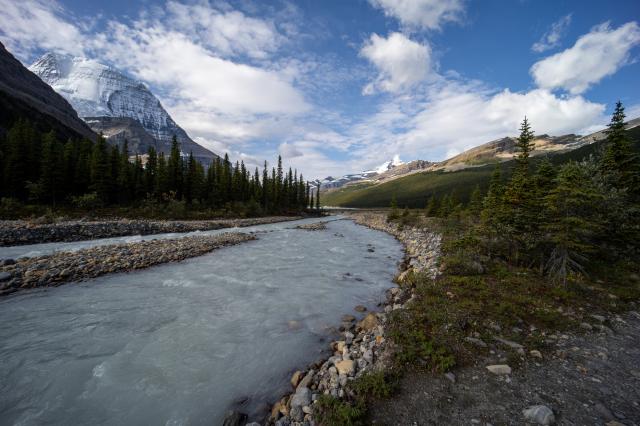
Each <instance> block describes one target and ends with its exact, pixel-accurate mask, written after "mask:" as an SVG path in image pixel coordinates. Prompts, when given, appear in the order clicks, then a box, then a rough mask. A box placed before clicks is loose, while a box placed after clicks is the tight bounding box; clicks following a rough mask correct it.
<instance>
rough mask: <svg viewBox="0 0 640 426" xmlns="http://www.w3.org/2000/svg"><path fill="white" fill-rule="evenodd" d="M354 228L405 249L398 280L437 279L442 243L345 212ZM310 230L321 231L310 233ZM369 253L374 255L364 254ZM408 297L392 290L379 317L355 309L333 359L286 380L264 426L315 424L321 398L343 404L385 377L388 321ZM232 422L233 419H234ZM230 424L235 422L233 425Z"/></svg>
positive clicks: (375, 217) (372, 216) (372, 215)
mask: <svg viewBox="0 0 640 426" xmlns="http://www.w3.org/2000/svg"><path fill="white" fill-rule="evenodd" d="M346 215H347V216H348V217H349V219H351V220H353V221H354V222H355V223H357V224H359V225H362V226H366V227H368V228H371V229H375V230H378V231H383V232H386V233H388V234H391V235H393V236H394V237H395V238H396V239H397V240H398V241H400V242H401V243H402V244H403V245H404V247H405V258H404V261H403V262H402V263H401V264H400V267H399V274H398V275H397V278H396V279H397V280H398V281H402V280H403V279H404V277H406V276H407V275H408V274H409V273H411V272H413V273H425V274H427V275H429V276H433V277H435V276H437V274H438V257H439V253H440V243H441V237H440V235H439V234H437V233H434V232H429V231H427V230H425V229H418V228H405V229H399V228H398V227H397V226H396V225H394V224H389V223H387V221H386V216H385V215H384V214H382V213H376V212H349V213H347V214H346ZM311 229H314V230H322V228H320V229H317V227H313V228H311ZM369 250H374V249H373V248H369ZM410 301H411V293H410V291H409V290H406V289H403V288H401V287H391V288H390V289H389V290H387V292H386V300H385V301H384V302H383V303H382V304H381V305H380V306H379V308H380V309H381V312H366V309H365V308H364V306H356V307H355V308H354V310H355V311H356V315H358V316H359V318H357V317H356V316H355V315H351V314H345V315H344V316H343V317H342V325H341V326H340V336H341V337H340V339H339V340H335V341H332V342H331V343H330V348H331V351H332V355H331V356H330V357H329V358H327V359H325V360H323V361H321V362H316V363H312V364H310V365H309V366H308V369H306V370H301V371H296V372H295V373H294V374H293V376H292V377H291V385H292V388H293V389H294V391H293V392H292V393H290V394H288V395H285V396H283V397H282V398H281V399H280V400H279V401H277V402H276V403H275V404H274V405H273V407H272V409H271V415H270V417H269V419H268V422H267V423H268V424H275V425H277V426H288V425H292V426H297V425H304V426H308V425H312V424H314V418H313V414H314V410H315V409H317V407H318V406H319V405H320V404H322V398H323V395H324V396H330V397H332V398H335V399H337V400H340V399H343V398H347V397H349V396H350V394H351V393H352V392H353V390H352V388H351V387H350V386H349V385H350V384H352V383H353V382H354V381H356V380H358V379H360V378H362V377H364V376H366V375H367V374H370V373H375V372H380V371H384V369H385V368H386V364H387V359H388V356H389V354H388V345H389V342H388V337H387V328H386V325H387V322H388V316H389V314H390V313H392V312H393V311H395V310H398V309H402V308H404V306H405V305H406V303H410ZM233 416H235V417H233ZM228 419H229V422H228V424H230V425H231V424H234V421H235V424H241V423H242V421H238V420H239V419H241V417H240V418H239V417H238V413H234V414H232V415H231V416H230V417H229V418H228ZM234 419H235V420H234Z"/></svg>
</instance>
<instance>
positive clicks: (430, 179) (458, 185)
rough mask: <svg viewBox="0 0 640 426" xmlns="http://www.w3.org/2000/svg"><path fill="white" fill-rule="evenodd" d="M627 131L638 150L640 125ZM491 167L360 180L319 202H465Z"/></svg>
mask: <svg viewBox="0 0 640 426" xmlns="http://www.w3.org/2000/svg"><path fill="white" fill-rule="evenodd" d="M627 133H628V134H629V136H630V137H631V139H632V140H633V141H634V143H635V146H636V148H637V149H640V127H635V128H633V129H630V130H629V131H628V132H627ZM602 143H603V141H600V142H596V143H593V144H591V145H587V146H583V147H581V148H578V149H576V150H574V151H570V152H566V153H562V154H557V155H553V156H550V157H549V159H550V160H551V162H553V163H555V164H561V163H565V162H568V161H571V160H576V161H577V160H581V159H583V158H585V157H588V156H589V155H591V154H593V153H595V152H596V151H597V150H598V149H600V147H601V146H602ZM536 160H537V161H539V160H540V157H537V158H535V159H534V161H533V167H535V163H536ZM512 166H513V161H507V162H505V163H503V164H502V168H503V172H504V173H505V175H508V174H509V172H510V170H511V168H512ZM493 168H494V165H492V164H490V165H485V166H481V167H474V168H468V169H464V170H460V171H456V172H445V171H441V170H439V171H435V172H422V173H415V174H412V175H409V176H406V177H403V178H399V179H395V180H392V181H389V182H385V183H382V184H379V185H373V184H369V183H360V184H357V185H351V186H347V187H343V188H339V189H337V190H332V191H329V192H327V193H325V194H324V197H323V199H322V204H323V205H326V206H341V207H365V208H366V207H388V206H389V204H390V202H391V199H392V197H393V196H394V195H395V197H396V199H397V202H398V205H399V206H400V207H405V206H406V207H410V208H421V207H424V206H425V204H426V202H427V200H428V199H429V198H430V197H431V196H432V195H435V196H436V197H441V196H443V195H445V194H449V193H451V192H452V191H455V194H456V197H457V198H458V199H459V200H461V201H466V200H468V198H469V196H470V195H471V192H472V191H473V189H474V188H475V186H476V185H480V187H481V188H482V189H483V191H484V190H485V189H486V187H487V186H488V183H489V177H490V176H491V172H492V171H493Z"/></svg>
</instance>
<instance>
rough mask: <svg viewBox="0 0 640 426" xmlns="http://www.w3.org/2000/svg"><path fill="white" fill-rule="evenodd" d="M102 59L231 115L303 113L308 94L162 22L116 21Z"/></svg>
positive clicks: (178, 96) (197, 104)
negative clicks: (225, 56)
mask: <svg viewBox="0 0 640 426" xmlns="http://www.w3.org/2000/svg"><path fill="white" fill-rule="evenodd" d="M100 51H101V52H102V55H101V56H102V57H104V58H107V59H109V60H111V61H112V62H113V63H116V64H120V66H122V65H124V66H125V67H126V68H127V69H128V70H129V71H130V72H131V73H133V74H134V75H135V76H136V77H138V78H140V79H142V80H144V81H147V82H149V83H152V84H155V85H156V86H159V87H161V88H163V89H165V90H167V91H168V93H169V95H170V96H171V97H172V98H174V99H176V100H177V99H179V100H182V101H184V102H188V103H190V104H192V105H193V106H194V107H196V108H210V109H212V110H215V111H224V112H225V113H227V114H230V113H235V114H247V113H248V114H275V113H284V114H289V113H294V114H295V113H299V112H303V111H306V110H307V109H308V108H309V105H308V104H307V103H306V101H305V100H304V96H303V95H302V94H301V93H300V92H299V91H297V90H296V89H295V88H294V87H293V86H292V85H291V84H290V83H289V82H287V81H286V80H285V79H284V78H283V77H281V76H280V75H278V73H276V72H272V71H270V70H267V69H263V68H260V67H256V66H251V65H246V64H241V63H236V62H233V61H231V60H228V59H223V58H220V57H217V56H215V55H214V54H212V53H211V52H209V51H207V50H206V49H205V48H204V47H203V46H201V45H199V44H197V43H195V42H193V41H192V40H191V39H189V38H188V37H187V36H186V35H184V34H182V33H179V32H176V31H171V30H168V29H167V28H166V27H165V26H164V25H163V24H162V23H161V22H154V23H149V22H139V23H136V25H133V26H132V27H128V26H126V25H124V24H121V23H116V22H112V23H111V25H110V27H109V32H108V35H107V37H106V40H105V41H104V42H103V43H101V46H100Z"/></svg>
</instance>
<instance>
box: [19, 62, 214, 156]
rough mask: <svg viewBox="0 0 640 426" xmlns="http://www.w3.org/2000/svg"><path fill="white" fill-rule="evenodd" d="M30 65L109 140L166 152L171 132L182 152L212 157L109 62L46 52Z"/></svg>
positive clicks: (143, 150)
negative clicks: (105, 63) (104, 62)
mask: <svg viewBox="0 0 640 426" xmlns="http://www.w3.org/2000/svg"><path fill="white" fill-rule="evenodd" d="M29 70H30V71H32V72H33V73H34V74H36V75H37V76H38V77H40V78H41V79H42V81H44V82H45V83H47V84H48V85H50V86H51V87H52V88H53V89H54V90H55V91H56V92H58V93H59V94H60V95H62V96H63V97H64V98H65V99H66V100H67V101H68V102H69V103H70V104H71V105H72V106H73V108H74V109H75V110H76V111H77V112H78V115H79V116H80V117H81V118H82V119H83V120H84V121H85V122H86V123H87V124H88V126H89V127H90V128H91V129H92V130H94V131H95V132H97V133H102V134H104V136H105V137H106V138H107V140H108V141H109V142H111V143H121V142H122V141H123V140H125V139H127V140H128V142H129V149H130V151H131V152H132V153H137V154H146V153H147V150H148V149H149V147H151V146H153V147H155V148H156V150H157V151H158V152H164V153H165V154H167V153H169V152H170V149H171V140H172V138H173V136H174V135H175V136H176V138H177V139H178V142H180V149H181V151H182V153H183V155H188V154H189V153H191V152H192V153H193V155H194V157H195V158H196V159H197V160H199V161H200V162H202V163H204V164H209V163H210V162H211V160H212V159H213V158H215V157H216V155H215V154H214V153H212V152H211V151H209V150H208V149H206V148H204V147H202V146H201V145H198V144H197V143H196V142H194V141H193V140H192V139H191V138H190V137H189V136H188V135H187V133H186V132H185V131H184V130H183V129H182V128H181V127H180V126H178V124H176V122H175V121H174V120H173V119H172V118H171V116H170V115H169V113H167V111H166V110H165V109H164V108H163V107H162V105H161V103H160V101H159V100H158V98H156V97H155V96H154V95H153V93H151V91H149V89H148V88H147V87H146V86H145V85H144V84H143V83H141V82H139V81H136V80H134V79H132V78H130V77H128V76H126V75H125V74H124V73H122V72H120V71H118V70H117V69H115V68H113V67H109V66H107V65H104V64H101V63H99V62H98V61H95V60H93V59H86V58H79V57H74V56H71V55H63V54H57V53H47V54H45V55H44V56H42V57H41V58H40V59H38V60H37V61H36V62H35V63H33V64H32V65H31V66H30V67H29Z"/></svg>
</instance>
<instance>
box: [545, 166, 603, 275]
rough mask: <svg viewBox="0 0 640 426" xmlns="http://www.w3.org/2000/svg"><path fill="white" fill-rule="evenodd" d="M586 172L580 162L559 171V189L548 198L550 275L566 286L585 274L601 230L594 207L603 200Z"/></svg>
mask: <svg viewBox="0 0 640 426" xmlns="http://www.w3.org/2000/svg"><path fill="white" fill-rule="evenodd" d="M586 170H587V169H586V168H585V167H581V166H580V164H578V163H573V162H572V163H568V164H565V165H564V166H562V167H561V168H560V172H559V173H558V177H557V179H556V186H555V187H554V188H553V189H552V190H551V192H550V193H549V195H547V197H546V198H545V201H546V208H547V209H548V211H549V221H548V223H547V224H545V231H546V235H548V236H549V240H550V243H551V247H552V249H551V253H550V255H549V259H548V261H547V272H548V273H549V275H550V276H551V277H552V278H553V279H554V280H556V281H558V282H560V283H562V284H563V285H566V283H567V278H568V277H569V276H570V275H571V274H576V273H584V272H585V265H586V262H587V260H588V256H589V255H590V254H591V253H592V252H593V251H594V246H593V244H592V240H593V237H594V234H596V233H597V232H598V230H599V223H598V220H597V217H596V216H595V209H594V206H598V205H599V203H601V201H602V196H601V193H600V192H599V191H598V190H597V188H596V187H595V185H594V184H593V181H592V177H591V176H589V175H588V174H587V173H585V171H586Z"/></svg>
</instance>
